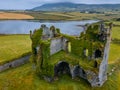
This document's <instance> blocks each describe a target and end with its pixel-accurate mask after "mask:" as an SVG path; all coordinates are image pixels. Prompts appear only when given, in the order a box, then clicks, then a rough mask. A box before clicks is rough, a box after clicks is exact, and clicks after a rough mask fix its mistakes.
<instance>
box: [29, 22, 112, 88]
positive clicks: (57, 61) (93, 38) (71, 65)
mask: <svg viewBox="0 0 120 90" xmlns="http://www.w3.org/2000/svg"><path fill="white" fill-rule="evenodd" d="M111 29H112V24H111V23H110V24H109V25H105V24H104V23H96V24H93V25H89V26H87V29H86V30H85V31H83V32H82V33H81V34H80V35H79V36H70V35H65V34H62V33H60V29H57V28H55V27H54V26H51V27H50V28H48V27H47V26H46V25H41V27H40V29H38V30H35V31H34V32H32V31H30V38H31V40H32V56H31V58H32V62H33V65H34V69H35V70H36V72H37V73H39V74H40V75H43V76H44V77H46V78H47V80H48V81H53V80H56V78H59V76H60V75H61V74H68V75H69V76H71V77H72V79H74V78H76V77H80V78H83V79H85V80H87V81H88V82H89V83H90V84H91V86H102V85H103V83H104V82H105V81H106V80H107V67H108V55H109V47H110V40H111ZM50 77H51V78H50Z"/></svg>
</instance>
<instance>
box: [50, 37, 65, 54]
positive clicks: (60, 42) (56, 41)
mask: <svg viewBox="0 0 120 90" xmlns="http://www.w3.org/2000/svg"><path fill="white" fill-rule="evenodd" d="M66 41H67V39H65V38H63V37H58V38H53V39H52V40H51V44H50V55H53V54H55V53H57V52H59V51H61V50H66V46H67V45H66Z"/></svg>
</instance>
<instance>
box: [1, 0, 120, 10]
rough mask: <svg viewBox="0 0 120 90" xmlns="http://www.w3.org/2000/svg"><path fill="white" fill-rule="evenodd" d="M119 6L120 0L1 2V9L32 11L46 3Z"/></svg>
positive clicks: (17, 0)
mask: <svg viewBox="0 0 120 90" xmlns="http://www.w3.org/2000/svg"><path fill="white" fill-rule="evenodd" d="M56 2H73V3H84V4H103V3H104V4H118V3H120V0H0V9H31V8H33V7H36V6H40V5H42V4H45V3H56Z"/></svg>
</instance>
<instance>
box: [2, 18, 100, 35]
mask: <svg viewBox="0 0 120 90" xmlns="http://www.w3.org/2000/svg"><path fill="white" fill-rule="evenodd" d="M95 22H98V20H84V21H29V20H5V21H4V20H3V21H0V34H29V31H30V30H32V31H33V30H34V29H38V28H40V26H41V24H46V26H48V27H50V26H51V25H54V26H55V27H56V28H60V30H61V32H62V33H64V34H69V35H79V34H80V32H82V31H83V28H82V27H78V26H77V25H85V24H92V23H95Z"/></svg>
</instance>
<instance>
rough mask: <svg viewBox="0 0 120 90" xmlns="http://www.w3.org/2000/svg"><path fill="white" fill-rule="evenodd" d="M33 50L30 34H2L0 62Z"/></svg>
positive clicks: (0, 36)
mask: <svg viewBox="0 0 120 90" xmlns="http://www.w3.org/2000/svg"><path fill="white" fill-rule="evenodd" d="M30 52H31V40H30V38H29V35H0V64H2V63H5V62H8V61H10V60H14V59H16V58H19V57H21V56H24V55H26V54H27V53H30Z"/></svg>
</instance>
